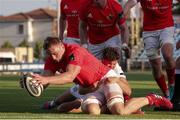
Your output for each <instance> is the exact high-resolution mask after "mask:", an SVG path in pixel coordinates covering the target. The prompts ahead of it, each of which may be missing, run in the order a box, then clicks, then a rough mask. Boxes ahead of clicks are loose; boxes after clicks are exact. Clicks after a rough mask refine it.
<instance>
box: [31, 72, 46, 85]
mask: <svg viewBox="0 0 180 120" xmlns="http://www.w3.org/2000/svg"><path fill="white" fill-rule="evenodd" d="M32 77H33V79H35V80H36V84H42V85H47V84H49V79H48V77H45V76H42V75H39V74H32Z"/></svg>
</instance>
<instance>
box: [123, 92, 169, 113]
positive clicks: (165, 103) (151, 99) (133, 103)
mask: <svg viewBox="0 0 180 120" xmlns="http://www.w3.org/2000/svg"><path fill="white" fill-rule="evenodd" d="M146 105H150V106H156V107H162V108H166V109H172V103H171V102H170V100H168V99H167V98H165V97H162V96H159V95H156V94H149V95H147V96H146V97H139V98H131V99H130V100H128V101H127V103H126V104H125V107H124V115H128V114H131V113H133V112H135V111H137V110H138V109H140V108H142V107H144V106H146Z"/></svg>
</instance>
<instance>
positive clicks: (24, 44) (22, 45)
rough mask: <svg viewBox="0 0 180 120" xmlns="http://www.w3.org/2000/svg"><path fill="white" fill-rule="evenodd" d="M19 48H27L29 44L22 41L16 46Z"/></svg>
mask: <svg viewBox="0 0 180 120" xmlns="http://www.w3.org/2000/svg"><path fill="white" fill-rule="evenodd" d="M18 46H19V47H29V43H28V41H27V40H26V39H24V40H23V41H22V42H21V43H19V45H18Z"/></svg>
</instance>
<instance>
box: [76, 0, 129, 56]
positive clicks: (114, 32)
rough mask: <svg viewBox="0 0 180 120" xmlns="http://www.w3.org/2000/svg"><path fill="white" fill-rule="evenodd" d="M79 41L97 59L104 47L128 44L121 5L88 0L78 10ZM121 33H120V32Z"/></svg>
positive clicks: (115, 2) (113, 1) (106, 0)
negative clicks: (86, 44)
mask: <svg viewBox="0 0 180 120" xmlns="http://www.w3.org/2000/svg"><path fill="white" fill-rule="evenodd" d="M79 17H80V29H79V33H80V39H81V42H82V44H84V43H87V41H88V50H89V51H90V52H91V53H92V54H93V55H95V56H96V57H97V58H98V59H102V51H103V50H104V48H106V47H117V48H119V49H120V48H121V44H122V43H121V39H122V42H123V43H124V45H125V44H126V45H127V44H128V39H129V31H128V28H127V25H126V23H125V18H124V16H123V11H122V7H121V5H120V4H119V3H118V2H117V1H116V0H89V1H88V2H86V3H85V4H84V5H83V6H82V7H81V9H80V12H79ZM120 31H121V32H120Z"/></svg>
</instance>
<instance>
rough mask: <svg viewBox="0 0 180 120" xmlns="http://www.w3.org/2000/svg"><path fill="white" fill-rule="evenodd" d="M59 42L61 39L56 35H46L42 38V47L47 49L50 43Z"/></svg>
mask: <svg viewBox="0 0 180 120" xmlns="http://www.w3.org/2000/svg"><path fill="white" fill-rule="evenodd" d="M60 42H61V41H60V40H59V38H58V37H47V38H46V39H45V40H44V44H43V48H44V50H47V49H48V48H49V47H50V46H51V45H56V44H58V43H60Z"/></svg>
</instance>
